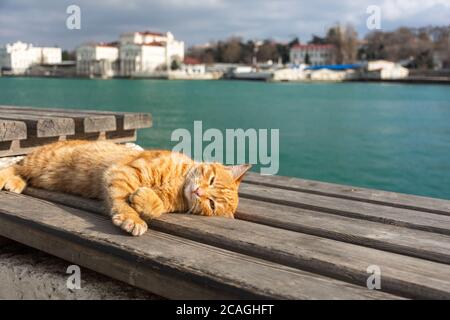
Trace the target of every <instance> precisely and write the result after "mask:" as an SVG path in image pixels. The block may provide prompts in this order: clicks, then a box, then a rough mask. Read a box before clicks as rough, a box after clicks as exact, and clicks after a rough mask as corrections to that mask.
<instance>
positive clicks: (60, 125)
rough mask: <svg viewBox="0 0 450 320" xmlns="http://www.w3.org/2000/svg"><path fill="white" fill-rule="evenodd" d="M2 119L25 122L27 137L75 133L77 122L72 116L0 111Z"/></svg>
mask: <svg viewBox="0 0 450 320" xmlns="http://www.w3.org/2000/svg"><path fill="white" fill-rule="evenodd" d="M0 119H3V120H15V121H22V122H25V123H26V125H27V137H37V138H47V137H57V136H65V135H72V134H75V122H74V120H73V119H71V118H64V117H43V116H34V115H26V114H17V113H12V112H0Z"/></svg>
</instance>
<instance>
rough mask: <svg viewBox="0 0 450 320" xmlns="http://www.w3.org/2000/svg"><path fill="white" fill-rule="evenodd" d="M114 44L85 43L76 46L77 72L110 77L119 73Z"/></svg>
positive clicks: (117, 53)
mask: <svg viewBox="0 0 450 320" xmlns="http://www.w3.org/2000/svg"><path fill="white" fill-rule="evenodd" d="M118 58H119V48H117V45H115V44H99V43H86V44H84V45H81V46H80V47H78V48H77V74H79V75H83V76H90V77H94V76H95V77H103V78H110V77H113V76H115V75H117V74H118V73H119V63H118Z"/></svg>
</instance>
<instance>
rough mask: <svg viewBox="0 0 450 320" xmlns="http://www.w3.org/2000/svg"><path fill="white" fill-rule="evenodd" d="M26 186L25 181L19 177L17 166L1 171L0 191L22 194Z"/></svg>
mask: <svg viewBox="0 0 450 320" xmlns="http://www.w3.org/2000/svg"><path fill="white" fill-rule="evenodd" d="M26 186H27V183H26V182H25V180H23V179H22V177H21V176H19V175H17V173H16V168H15V166H11V167H8V168H5V169H2V170H0V190H3V189H4V190H7V191H11V192H15V193H22V191H23V189H25V187H26Z"/></svg>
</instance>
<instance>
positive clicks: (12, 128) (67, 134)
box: [0, 105, 152, 157]
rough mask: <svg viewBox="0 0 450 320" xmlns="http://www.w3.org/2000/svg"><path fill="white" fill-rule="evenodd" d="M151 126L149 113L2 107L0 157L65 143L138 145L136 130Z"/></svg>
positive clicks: (0, 117)
mask: <svg viewBox="0 0 450 320" xmlns="http://www.w3.org/2000/svg"><path fill="white" fill-rule="evenodd" d="M151 125H152V118H151V116H150V114H148V113H133V112H105V111H93V110H73V109H49V108H32V107H16V106H2V105H0V157H2V156H3V157H5V156H13V155H21V154H26V153H29V152H31V151H32V150H33V149H34V148H36V147H39V146H42V145H44V144H48V143H51V142H55V141H58V140H66V139H84V140H98V139H109V140H113V141H115V142H118V143H121V142H130V141H135V140H136V130H137V129H141V128H147V127H150V126H151Z"/></svg>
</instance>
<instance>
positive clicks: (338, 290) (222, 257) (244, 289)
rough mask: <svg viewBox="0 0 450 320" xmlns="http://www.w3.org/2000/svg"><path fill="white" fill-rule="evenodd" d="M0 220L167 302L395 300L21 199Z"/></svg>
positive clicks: (7, 201) (9, 201)
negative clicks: (127, 231) (126, 231)
mask: <svg viewBox="0 0 450 320" xmlns="http://www.w3.org/2000/svg"><path fill="white" fill-rule="evenodd" d="M0 213H1V214H0V234H2V235H5V236H7V237H10V238H11V239H13V240H16V241H18V242H21V243H24V244H26V245H29V246H32V247H35V248H37V249H39V250H42V251H45V252H48V253H50V254H53V255H55V256H58V257H60V258H63V259H66V260H68V261H71V262H73V263H77V264H79V265H82V266H85V267H87V268H90V269H93V270H95V271H97V272H100V273H103V274H105V275H108V276H110V277H112V278H115V279H118V280H121V281H124V282H126V283H129V284H131V285H133V286H136V287H139V288H142V289H145V290H148V291H151V292H153V293H155V294H158V295H161V296H164V297H168V298H178V299H181V298H184V299H186V298H190V299H217V298H220V299H227V298H234V299H246V298H253V299H258V298H277V299H319V298H320V299H394V298H397V297H396V296H393V295H389V294H385V293H382V292H378V291H372V290H368V289H366V288H361V287H358V286H355V285H352V284H348V283H345V282H342V281H338V280H333V279H329V278H326V277H323V276H319V275H315V274H312V273H309V272H304V271H300V270H296V269H294V268H289V267H286V266H282V265H279V264H276V263H271V262H268V261H264V260H260V259H256V258H252V257H248V256H245V255H242V254H238V253H234V252H230V251H227V250H223V249H219V248H216V247H213V246H209V245H205V244H202V243H199V242H195V241H191V240H187V239H183V238H180V237H176V236H173V235H169V234H165V233H161V232H158V231H155V230H151V232H148V233H146V234H145V235H144V236H142V237H139V238H133V237H130V236H128V235H125V234H123V233H122V232H121V231H120V230H119V229H118V228H116V227H114V226H113V225H112V224H111V222H110V221H109V219H107V218H106V217H102V216H100V215H95V214H91V213H88V212H86V211H82V210H78V209H74V208H70V207H66V206H63V205H55V204H53V203H51V202H48V201H43V200H39V199H34V198H31V197H28V196H25V195H16V194H10V193H6V192H2V194H1V197H0Z"/></svg>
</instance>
